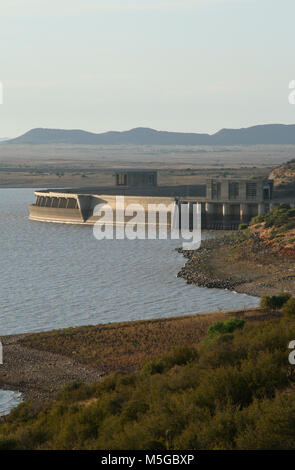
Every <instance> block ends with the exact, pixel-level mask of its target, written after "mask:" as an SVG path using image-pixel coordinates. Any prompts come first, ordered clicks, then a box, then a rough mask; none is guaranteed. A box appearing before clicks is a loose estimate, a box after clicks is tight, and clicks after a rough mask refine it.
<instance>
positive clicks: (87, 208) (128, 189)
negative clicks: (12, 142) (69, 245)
mask: <svg viewBox="0 0 295 470" xmlns="http://www.w3.org/2000/svg"><path fill="white" fill-rule="evenodd" d="M157 179H158V178H157V171H156V170H138V169H136V170H135V169H134V170H133V169H128V170H117V171H116V172H115V174H114V185H113V186H105V187H103V186H102V187H96V188H76V189H55V190H40V191H35V197H36V200H35V203H34V204H31V205H30V207H29V209H30V217H29V218H30V219H31V220H36V221H43V222H55V223H70V224H82V225H94V224H95V223H96V222H97V221H98V220H99V218H100V216H98V215H95V207H96V206H97V205H98V204H101V207H102V208H103V206H104V205H105V206H110V207H111V208H113V209H114V211H115V210H116V200H117V197H118V196H124V208H126V207H127V206H130V205H134V204H135V205H136V204H140V205H141V206H143V207H144V210H145V212H146V213H147V211H148V207H149V206H150V205H151V204H153V205H159V207H164V206H170V207H171V205H172V206H174V207H177V206H178V207H179V208H181V207H183V205H185V207H187V210H188V211H189V214H190V217H191V218H192V217H193V213H194V211H195V210H196V203H198V204H199V205H200V206H199V207H200V208H201V220H202V228H204V229H214V230H234V229H237V228H238V226H239V225H240V224H241V223H248V222H249V221H250V220H251V218H252V217H254V216H256V215H264V214H265V213H266V212H268V211H269V210H270V209H272V207H273V206H274V205H275V204H278V203H279V202H280V201H277V200H275V199H274V191H273V182H272V180H269V179H258V178H257V179H242V178H236V179H229V178H215V179H214V178H211V179H206V180H205V181H204V182H202V183H201V184H195V185H182V186H165V185H158V183H157ZM171 217H172V216H170V218H169V217H168V219H167V223H168V225H171V223H172V222H171V220H172V219H171ZM130 218H132V217H129V219H130ZM146 223H148V219H147V218H146Z"/></svg>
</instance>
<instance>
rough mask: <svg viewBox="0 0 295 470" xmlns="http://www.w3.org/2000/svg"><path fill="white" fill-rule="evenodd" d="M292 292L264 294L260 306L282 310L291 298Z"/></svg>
mask: <svg viewBox="0 0 295 470" xmlns="http://www.w3.org/2000/svg"><path fill="white" fill-rule="evenodd" d="M290 297H291V294H289V293H288V292H281V293H280V294H278V295H264V296H262V297H261V299H260V307H261V308H263V309H270V310H280V309H281V308H282V307H283V305H284V304H285V303H286V302H287V301H288V300H289V299H290Z"/></svg>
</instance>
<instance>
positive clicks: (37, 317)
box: [0, 189, 259, 414]
mask: <svg viewBox="0 0 295 470" xmlns="http://www.w3.org/2000/svg"><path fill="white" fill-rule="evenodd" d="M33 201H34V197H33V190H32V189H0V233H1V244H0V254H1V265H0V275H1V295H0V337H1V335H7V334H14V333H24V332H33V331H41V330H50V329H54V328H63V327H68V326H78V325H87V324H97V323H107V322H117V321H129V320H138V319H146V318H159V317H168V316H173V315H183V314H190V313H202V312H212V311H216V310H218V309H234V308H243V307H252V306H257V305H258V302H259V299H258V298H256V297H251V296H247V295H244V294H237V293H234V292H230V291H222V290H218V289H210V290H209V289H206V288H200V287H196V286H191V285H187V284H186V283H185V282H184V281H183V280H182V279H178V278H177V277H176V275H177V272H178V271H179V269H180V268H181V267H182V266H183V264H184V262H185V259H184V258H183V256H182V255H181V254H178V253H177V252H176V251H175V248H177V247H178V246H180V242H179V241H177V240H173V241H166V240H134V241H129V240H103V241H97V240H96V239H95V238H94V236H93V229H92V227H83V226H74V225H66V224H65V225H64V224H52V223H42V222H34V221H29V220H28V205H29V204H30V203H31V202H33ZM0 368H1V366H0ZM7 393H10V392H7ZM7 393H4V392H1V394H0V414H1V410H2V411H3V409H2V408H3V403H5V400H6V403H8V406H9V403H13V400H12V396H11V395H9V396H8V395H7ZM4 408H5V406H4ZM6 408H7V407H6Z"/></svg>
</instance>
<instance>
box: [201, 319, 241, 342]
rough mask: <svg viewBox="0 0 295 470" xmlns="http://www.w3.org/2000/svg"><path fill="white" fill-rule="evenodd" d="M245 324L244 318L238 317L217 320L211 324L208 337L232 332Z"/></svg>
mask: <svg viewBox="0 0 295 470" xmlns="http://www.w3.org/2000/svg"><path fill="white" fill-rule="evenodd" d="M244 324H245V322H244V320H239V319H238V318H231V319H230V320H226V321H225V322H222V321H217V322H215V323H213V324H212V325H210V326H209V328H208V337H209V338H214V337H216V336H218V335H220V334H227V333H232V332H233V331H235V330H236V329H237V328H240V329H241V328H243V326H244Z"/></svg>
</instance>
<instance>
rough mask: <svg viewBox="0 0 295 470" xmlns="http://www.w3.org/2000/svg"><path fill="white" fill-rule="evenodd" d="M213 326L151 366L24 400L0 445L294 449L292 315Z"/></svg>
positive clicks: (2, 429)
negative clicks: (207, 334)
mask: <svg viewBox="0 0 295 470" xmlns="http://www.w3.org/2000/svg"><path fill="white" fill-rule="evenodd" d="M291 300H294V299H289V300H288V302H287V303H285V306H286V305H287V304H291ZM292 305H294V302H292ZM212 327H213V328H211V332H213V338H212V340H211V341H207V342H202V343H201V344H200V345H199V346H198V348H187V347H185V346H184V347H182V348H178V349H177V350H175V351H172V352H171V353H170V354H167V355H165V356H162V357H159V358H157V359H154V360H153V361H152V367H151V368H150V369H149V368H148V367H147V365H145V368H146V373H142V372H141V373H135V374H129V375H125V376H124V375H123V374H113V375H112V376H110V377H106V378H105V379H103V380H101V381H100V382H99V383H96V384H92V385H85V384H81V385H80V384H75V385H74V384H71V385H70V386H67V387H65V388H64V390H63V391H61V392H60V393H59V394H58V396H57V398H56V399H55V400H52V401H50V402H49V403H47V404H46V405H44V406H43V408H42V410H40V411H39V410H34V409H33V407H32V406H31V405H30V404H29V403H24V404H22V405H20V406H19V407H18V408H17V409H15V410H14V411H13V412H12V413H11V414H10V415H8V416H7V417H5V418H2V419H0V449H40V450H41V449H92V450H97V449H110V450H112V449H125V450H128V449H144V450H148V449H159V450H164V449H169V450H170V449H171V450H173V449H185V448H189V449H196V450H198V449H212V448H214V449H293V448H294V446H295V437H294V435H293V434H294V433H293V434H292V429H294V427H295V405H294V403H295V388H294V382H293V380H294V379H293V378H292V374H290V373H289V370H290V364H289V363H288V353H289V350H288V344H289V341H290V340H291V339H293V338H294V337H295V322H292V321H285V320H281V319H275V320H269V321H261V322H254V321H253V322H252V321H251V322H246V323H245V325H244V322H241V321H240V320H237V319H230V320H228V321H225V322H218V323H215V324H214V325H212ZM150 364H151V361H150ZM159 367H160V370H161V373H153V372H154V371H155V370H157V368H159ZM148 369H149V370H150V371H152V373H147V372H148ZM158 370H159V369H158Z"/></svg>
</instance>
